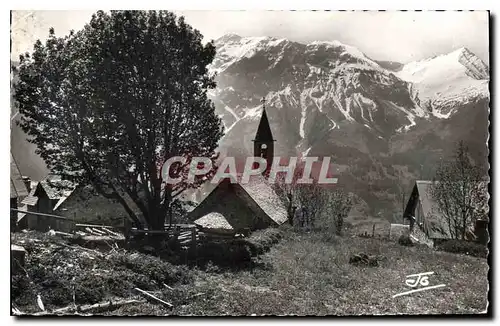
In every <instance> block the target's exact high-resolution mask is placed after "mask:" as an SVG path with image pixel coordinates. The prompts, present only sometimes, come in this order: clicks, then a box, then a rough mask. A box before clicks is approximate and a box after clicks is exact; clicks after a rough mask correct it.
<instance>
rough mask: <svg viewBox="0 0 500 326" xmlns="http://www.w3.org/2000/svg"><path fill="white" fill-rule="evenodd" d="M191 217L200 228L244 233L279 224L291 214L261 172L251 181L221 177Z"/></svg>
mask: <svg viewBox="0 0 500 326" xmlns="http://www.w3.org/2000/svg"><path fill="white" fill-rule="evenodd" d="M188 219H189V220H190V221H193V222H194V224H196V225H198V226H199V227H200V228H201V229H205V230H216V231H219V232H220V231H222V232H224V231H226V232H233V233H242V232H243V233H244V232H246V231H247V230H250V231H253V230H258V229H264V228H267V227H272V226H275V227H276V226H279V225H281V224H283V223H285V222H286V221H287V219H288V216H287V211H286V208H285V206H284V205H283V203H282V201H281V200H280V198H279V197H278V195H277V194H276V193H275V192H274V189H273V188H272V187H271V185H270V184H269V183H268V182H267V180H266V179H265V178H264V177H262V176H259V177H255V178H253V179H251V180H250V182H248V183H231V182H230V180H229V179H224V180H222V181H221V182H220V183H219V184H218V185H217V187H215V189H213V190H212V192H210V194H209V195H208V196H207V197H206V198H205V200H203V201H202V202H201V203H200V204H199V205H198V206H197V207H196V208H195V209H194V210H193V211H191V212H190V213H189V215H188Z"/></svg>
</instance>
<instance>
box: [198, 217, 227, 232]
mask: <svg viewBox="0 0 500 326" xmlns="http://www.w3.org/2000/svg"><path fill="white" fill-rule="evenodd" d="M194 224H196V225H198V226H201V227H202V228H206V229H220V230H228V231H229V230H233V227H232V226H231V224H229V222H228V221H227V219H226V218H225V217H224V215H222V214H221V213H216V212H212V213H208V214H206V215H204V216H202V217H200V218H199V219H197V220H196V221H194Z"/></svg>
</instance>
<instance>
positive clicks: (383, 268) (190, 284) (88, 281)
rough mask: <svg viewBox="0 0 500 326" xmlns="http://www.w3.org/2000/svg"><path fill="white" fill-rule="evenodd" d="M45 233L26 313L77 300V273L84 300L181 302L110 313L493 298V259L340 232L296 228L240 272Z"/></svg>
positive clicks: (384, 307) (479, 303)
mask: <svg viewBox="0 0 500 326" xmlns="http://www.w3.org/2000/svg"><path fill="white" fill-rule="evenodd" d="M30 236H32V235H29V234H25V235H20V236H18V237H15V238H14V239H13V242H14V243H19V244H22V245H25V246H27V243H26V242H31V241H29V240H27V239H26V237H30ZM44 238H47V237H42V239H44ZM44 241H45V240H43V241H42V242H38V243H37V244H32V245H29V246H27V247H33V246H34V245H35V247H34V248H33V249H31V250H29V251H30V252H31V254H28V259H27V269H28V272H29V274H31V275H32V276H33V277H35V278H36V280H35V283H36V285H33V286H35V288H33V286H28V284H27V283H24V284H23V286H22V287H23V288H24V287H26V286H28V288H27V289H24V290H23V289H18V290H15V292H16V293H17V292H19V291H21V294H20V295H19V296H16V295H14V298H13V301H14V303H15V304H16V306H17V307H19V308H20V309H21V310H22V311H24V312H35V311H37V309H36V305H35V301H34V300H35V298H36V293H37V292H38V293H41V294H42V298H43V299H44V302H45V303H46V306H49V308H50V309H53V308H57V307H63V306H67V305H68V304H70V303H71V301H73V300H72V299H71V292H72V291H70V290H71V289H72V286H70V285H71V284H73V283H72V282H73V281H71V279H72V277H77V278H78V279H79V280H78V281H77V280H75V283H76V284H78V288H79V290H78V291H77V293H76V294H77V297H76V300H77V301H79V302H77V304H83V303H94V302H101V301H103V300H106V298H111V297H112V298H116V297H122V298H123V297H127V298H130V297H136V296H137V293H136V292H135V291H133V288H134V287H136V286H137V287H140V288H142V289H145V290H148V291H151V293H154V294H155V295H157V296H158V297H160V298H162V299H163V300H165V301H168V302H171V303H172V304H174V307H173V308H172V309H169V308H166V307H163V306H161V305H158V304H154V303H149V302H146V303H141V304H137V305H134V306H125V307H122V308H119V309H117V310H116V311H113V312H106V313H105V314H106V315H136V314H139V315H166V314H173V315H205V316H214V315H215V316H217V315H252V314H257V315H263V314H267V315H359V314H444V313H481V312H482V311H485V309H486V306H487V290H488V280H487V271H488V265H487V261H486V259H481V258H474V257H470V256H464V255H457V254H450V253H445V252H437V251H433V250H431V249H429V248H426V247H403V246H400V245H398V244H395V243H391V242H386V241H382V240H378V239H365V238H350V237H339V238H336V239H335V240H334V241H333V242H327V241H325V240H323V239H322V238H321V235H320V234H295V233H292V232H290V231H286V232H285V237H284V238H283V239H282V240H281V241H280V242H279V243H277V244H275V245H274V246H273V247H272V249H271V251H269V252H267V253H266V254H264V255H263V256H262V257H261V259H260V261H259V262H258V264H257V266H254V267H253V268H251V269H243V270H239V271H234V270H233V271H228V270H226V271H223V270H219V269H218V268H217V267H212V268H209V269H208V270H206V271H202V270H199V269H188V268H186V267H185V266H173V265H171V264H169V263H167V262H162V261H159V260H158V259H156V258H154V257H151V256H147V255H142V254H141V255H138V254H133V255H131V253H126V252H123V251H121V252H120V253H113V252H111V253H105V254H104V255H105V256H106V257H105V258H103V259H98V258H97V257H94V258H93V260H89V259H90V258H88V257H87V256H88V255H87V253H84V252H81V251H80V250H72V249H69V248H67V247H63V248H61V247H60V245H58V244H57V242H55V243H54V241H56V240H55V239H54V240H50V241H51V242H50V243H52V244H50V243H49V242H47V243H46V244H45V245H44V244H43V243H44ZM37 248H38V249H37ZM51 248H52V249H51ZM58 248H59V249H58ZM360 252H364V253H367V254H370V255H382V256H384V257H385V259H383V260H382V261H380V262H379V264H380V265H379V267H358V266H353V265H350V264H349V263H348V261H349V257H350V255H351V254H353V253H360ZM91 255H92V254H91ZM86 257H87V258H86ZM148 257H150V258H148ZM42 261H43V264H42V266H43V267H42V266H41V265H40V263H41V262H42ZM70 263H71V265H69V264H70ZM66 265H68V266H66ZM69 266H71V268H70V267H69ZM40 268H41V269H40ZM61 268H62V269H61ZM431 271H433V272H434V273H435V274H434V275H432V276H431V277H430V285H437V284H442V283H444V284H446V287H445V288H439V289H434V290H428V291H424V292H419V293H413V294H410V295H407V296H402V297H397V298H394V299H393V298H392V296H393V295H395V294H397V293H401V292H404V291H407V290H408V289H409V288H408V287H407V286H405V284H404V282H405V279H406V275H410V274H416V273H420V272H431ZM47 281H50V282H49V283H50V284H48V283H47ZM54 282H55V283H54ZM82 282H83V283H82ZM162 282H165V283H167V284H170V285H171V287H172V288H173V289H166V288H164V287H163V286H161V283H162ZM18 286H19V285H17V287H18ZM54 286H55V287H54ZM54 291H56V292H57V293H56V292H54ZM137 297H138V298H140V297H141V296H137ZM89 298H90V299H92V300H90V299H89ZM56 299H57V301H56ZM51 301H53V303H52V304H50V302H51ZM59 301H60V302H59Z"/></svg>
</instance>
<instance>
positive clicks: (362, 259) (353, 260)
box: [349, 253, 378, 267]
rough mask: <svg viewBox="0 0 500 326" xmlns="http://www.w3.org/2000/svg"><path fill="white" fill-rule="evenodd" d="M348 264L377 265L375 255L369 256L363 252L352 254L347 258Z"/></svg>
mask: <svg viewBox="0 0 500 326" xmlns="http://www.w3.org/2000/svg"><path fill="white" fill-rule="evenodd" d="M349 264H351V265H357V266H360V265H365V266H372V267H377V266H378V258H377V256H369V255H367V254H365V253H359V254H354V255H352V256H351V257H350V258H349Z"/></svg>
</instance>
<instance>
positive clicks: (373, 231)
mask: <svg viewBox="0 0 500 326" xmlns="http://www.w3.org/2000/svg"><path fill="white" fill-rule="evenodd" d="M372 238H375V223H373V229H372Z"/></svg>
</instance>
